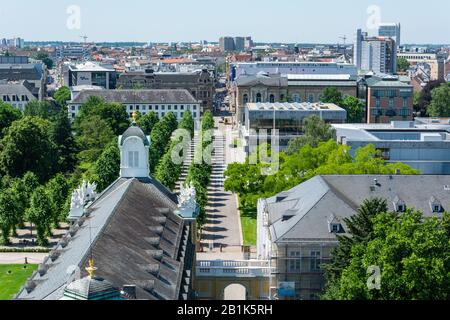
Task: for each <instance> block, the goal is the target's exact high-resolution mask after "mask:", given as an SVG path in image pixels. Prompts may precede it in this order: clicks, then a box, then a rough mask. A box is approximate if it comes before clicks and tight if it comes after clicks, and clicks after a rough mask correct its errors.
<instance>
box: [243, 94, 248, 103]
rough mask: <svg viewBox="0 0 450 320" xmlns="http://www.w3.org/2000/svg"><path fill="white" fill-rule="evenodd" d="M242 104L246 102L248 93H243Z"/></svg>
mask: <svg viewBox="0 0 450 320" xmlns="http://www.w3.org/2000/svg"><path fill="white" fill-rule="evenodd" d="M242 100H243V102H244V104H247V103H248V94H244V96H243V98H242Z"/></svg>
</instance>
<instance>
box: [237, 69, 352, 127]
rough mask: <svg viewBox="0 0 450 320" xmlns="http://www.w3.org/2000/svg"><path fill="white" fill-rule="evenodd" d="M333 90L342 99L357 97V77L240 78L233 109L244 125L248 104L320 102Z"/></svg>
mask: <svg viewBox="0 0 450 320" xmlns="http://www.w3.org/2000/svg"><path fill="white" fill-rule="evenodd" d="M329 87H334V88H336V89H337V90H338V91H339V92H341V93H342V95H343V96H353V97H356V96H357V81H356V77H355V78H352V76H351V75H349V74H288V75H287V76H281V75H280V74H267V73H264V72H260V73H259V74H257V75H254V76H253V75H251V76H241V77H239V78H237V79H236V81H235V82H234V83H233V86H232V88H231V90H230V91H231V95H232V104H231V105H232V109H234V110H236V119H237V123H244V121H243V110H244V107H245V105H246V104H247V103H249V102H254V103H256V102H263V103H265V102H269V103H274V102H296V103H302V102H310V103H317V102H320V99H321V97H322V94H323V92H324V91H325V89H327V88H329Z"/></svg>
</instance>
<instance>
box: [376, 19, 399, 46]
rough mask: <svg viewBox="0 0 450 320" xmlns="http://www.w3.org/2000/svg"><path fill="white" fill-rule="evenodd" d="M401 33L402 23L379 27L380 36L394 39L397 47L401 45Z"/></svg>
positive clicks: (386, 24)
mask: <svg viewBox="0 0 450 320" xmlns="http://www.w3.org/2000/svg"><path fill="white" fill-rule="evenodd" d="M400 33H401V26H400V23H381V24H380V26H379V27H378V36H380V37H388V38H392V39H394V40H395V43H396V44H397V47H399V46H400V44H401V42H400V41H401V38H400Z"/></svg>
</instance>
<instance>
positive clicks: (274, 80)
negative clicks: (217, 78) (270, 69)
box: [236, 74, 288, 87]
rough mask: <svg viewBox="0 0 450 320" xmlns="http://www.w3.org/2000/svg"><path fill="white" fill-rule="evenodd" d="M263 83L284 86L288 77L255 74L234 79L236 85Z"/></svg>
mask: <svg viewBox="0 0 450 320" xmlns="http://www.w3.org/2000/svg"><path fill="white" fill-rule="evenodd" d="M260 84H261V85H264V86H271V87H286V86H287V85H288V79H287V78H286V77H281V76H280V75H264V74H257V75H252V76H242V77H239V78H237V79H236V85H237V86H239V87H240V86H256V85H260Z"/></svg>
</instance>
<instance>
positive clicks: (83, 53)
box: [56, 45, 90, 60]
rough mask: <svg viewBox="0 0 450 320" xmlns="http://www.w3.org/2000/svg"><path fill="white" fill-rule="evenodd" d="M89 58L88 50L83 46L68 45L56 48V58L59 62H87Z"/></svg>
mask: <svg viewBox="0 0 450 320" xmlns="http://www.w3.org/2000/svg"><path fill="white" fill-rule="evenodd" d="M89 56H90V54H89V49H88V48H86V47H84V46H72V45H70V46H61V47H58V48H56V58H57V59H60V60H62V59H67V60H87V59H88V58H89Z"/></svg>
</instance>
